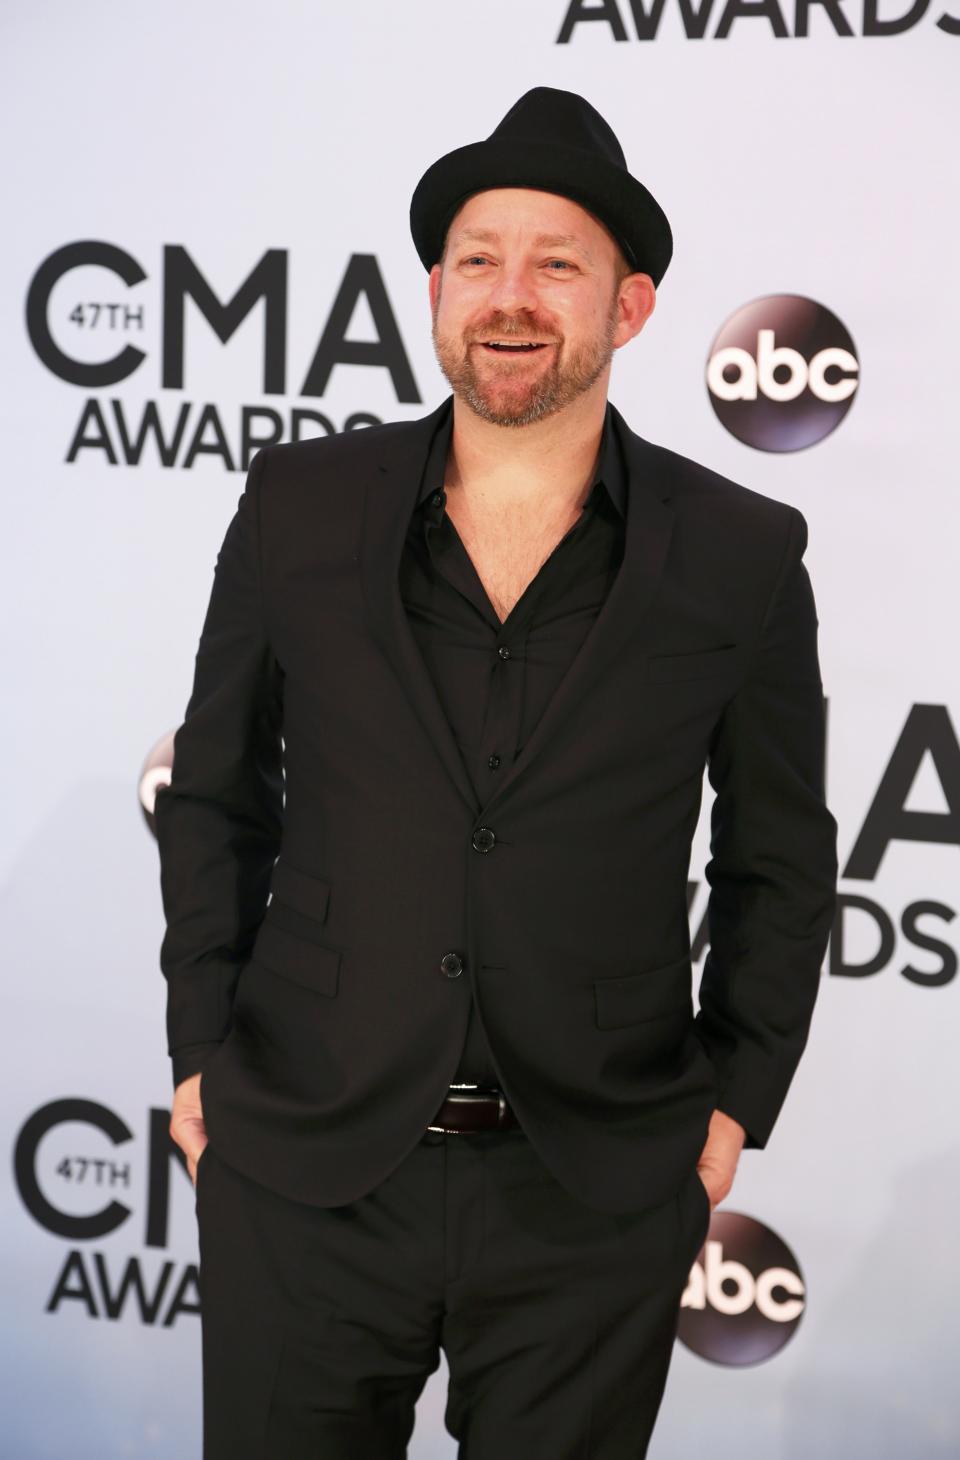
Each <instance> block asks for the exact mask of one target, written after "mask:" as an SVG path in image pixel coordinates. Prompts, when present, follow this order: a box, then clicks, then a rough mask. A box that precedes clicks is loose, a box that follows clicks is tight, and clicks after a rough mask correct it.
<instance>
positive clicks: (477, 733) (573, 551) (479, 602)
mask: <svg viewBox="0 0 960 1460" xmlns="http://www.w3.org/2000/svg"><path fill="white" fill-rule="evenodd" d="M452 430H453V409H452V403H451V407H450V410H449V411H448V412H447V414H446V415H445V416H444V417H443V418H442V420H441V422H440V424H439V425H438V427H437V430H436V433H435V435H434V437H433V440H432V442H431V445H430V449H429V452H428V456H427V461H426V465H425V467H424V473H423V479H422V482H421V486H420V492H419V494H418V497H417V502H416V506H415V508H414V511H413V513H412V515H411V519H410V525H409V528H408V531H407V537H406V541H405V544H404V549H403V554H402V556H401V562H400V592H401V596H402V598H403V603H404V607H405V609H406V612H407V617H408V620H409V623H410V627H411V629H412V630H413V634H414V637H415V638H416V640H417V644H418V646H419V649H420V652H421V654H422V655H423V659H424V662H425V663H426V666H427V669H428V670H429V672H430V675H431V677H432V679H433V683H434V685H435V686H436V690H437V694H438V696H439V698H440V702H441V704H442V705H443V708H444V710H445V711H446V715H447V719H448V721H449V723H450V725H451V727H452V730H453V733H454V736H455V738H456V740H457V743H458V745H459V747H460V753H461V755H462V756H463V760H464V764H465V765H466V767H467V769H468V771H469V772H470V776H471V778H472V780H473V784H474V788H475V790H476V793H477V797H478V799H479V801H480V802H481V803H483V802H485V801H486V800H487V798H488V797H489V796H490V795H492V793H493V791H494V790H495V789H496V777H497V776H498V774H500V772H501V770H502V769H503V768H505V767H507V766H509V765H510V764H511V763H512V761H514V760H515V759H516V757H517V755H518V754H519V753H520V751H521V750H522V749H523V746H524V745H525V744H526V741H527V739H528V737H529V736H530V734H531V732H532V731H533V729H534V727H535V726H536V724H537V721H538V720H539V719H540V716H541V715H542V713H543V711H544V709H545V708H546V706H547V704H548V702H549V700H550V697H551V695H552V694H553V692H554V690H555V689H556V687H557V685H558V684H559V683H560V681H561V679H562V678H563V676H564V675H565V674H566V672H567V669H568V668H569V667H570V664H571V663H572V661H573V659H574V657H575V655H576V653H577V651H578V649H579V648H580V645H581V644H582V643H583V641H584V639H585V638H586V636H587V634H588V633H589V631H590V627H591V625H592V623H593V621H594V619H595V618H596V616H597V614H598V613H599V612H600V609H601V607H602V605H603V602H604V599H605V598H606V596H607V593H608V592H609V591H610V587H611V585H612V583H613V580H614V578H615V577H616V574H617V571H618V569H619V567H620V563H621V561H622V559H623V547H624V528H625V523H626V512H627V481H626V468H625V466H624V461H623V455H622V451H621V449H620V443H619V441H618V440H617V436H616V432H615V430H614V428H613V422H612V418H611V413H610V407H609V405H608V406H607V414H606V419H605V421H604V426H603V434H602V436H601V441H600V452H599V455H598V458H597V467H596V471H595V472H594V477H593V483H592V485H591V489H590V493H589V495H588V497H587V500H586V503H585V504H584V507H583V509H582V515H581V517H580V519H579V521H577V522H576V523H574V525H573V527H571V528H570V530H569V532H568V533H567V534H566V536H565V537H564V538H563V539H562V540H561V541H560V542H559V543H558V544H557V546H556V547H555V548H554V550H553V552H552V553H551V554H550V556H549V557H548V558H547V560H546V562H544V563H543V564H542V566H541V567H540V569H539V571H538V572H537V574H536V575H535V577H534V578H533V579H532V581H531V582H530V583H529V584H528V586H527V588H526V590H525V591H524V593H523V594H522V595H521V597H520V598H519V599H518V601H517V602H516V603H515V604H514V606H513V608H512V609H511V611H510V613H509V615H508V617H507V618H506V619H505V621H504V622H503V623H501V622H500V620H499V619H498V617H497V615H496V613H495V611H494V609H493V606H492V604H491V603H490V600H489V598H488V597H487V594H486V591H485V590H484V587H483V584H482V583H481V581H480V578H479V576H478V574H477V570H476V568H475V567H474V566H473V562H472V560H471V558H470V555H469V553H468V552H467V550H466V548H465V547H464V545H463V541H462V539H461V538H460V535H459V533H458V532H457V530H456V528H455V527H454V525H453V522H452V520H451V519H450V517H448V516H447V513H446V510H445V502H446V492H445V491H444V485H443V484H444V475H445V472H446V467H447V454H448V451H449V447H450V437H451V433H452ZM467 972H468V974H471V976H472V971H471V970H467ZM454 1083H455V1084H480V1085H493V1086H496V1085H497V1083H498V1081H497V1075H496V1071H495V1069H494V1067H493V1063H492V1060H491V1056H490V1048H489V1045H488V1043H487V1040H486V1038H485V1037H484V1034H483V1030H482V1029H481V1027H480V1022H479V1019H478V1018H477V1014H476V1006H475V1005H474V1004H473V1003H472V1002H471V1007H470V1016H469V1020H468V1025H467V1034H466V1039H465V1042H464V1048H463V1051H462V1054H461V1059H460V1065H459V1068H458V1070H457V1073H456V1075H455V1076H454Z"/></svg>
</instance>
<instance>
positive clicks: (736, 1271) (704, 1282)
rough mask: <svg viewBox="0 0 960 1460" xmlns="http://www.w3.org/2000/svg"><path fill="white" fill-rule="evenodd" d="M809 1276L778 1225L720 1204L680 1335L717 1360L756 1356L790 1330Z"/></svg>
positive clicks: (736, 1362) (683, 1305) (737, 1361)
mask: <svg viewBox="0 0 960 1460" xmlns="http://www.w3.org/2000/svg"><path fill="white" fill-rule="evenodd" d="M805 1299H806V1284H805V1283H804V1280H803V1276H802V1274H801V1272H800V1266H799V1263H798V1262H797V1259H796V1257H795V1256H794V1255H793V1253H792V1252H791V1251H790V1248H789V1247H788V1246H787V1244H786V1243H785V1242H784V1241H783V1239H782V1238H781V1237H779V1236H778V1235H777V1233H776V1232H773V1231H771V1229H770V1228H769V1227H765V1226H764V1225H763V1223H762V1222H757V1221H755V1220H754V1219H753V1218H752V1217H745V1216H742V1215H741V1214H740V1213H738V1212H722V1211H721V1212H715V1213H714V1215H713V1218H712V1220H711V1223H710V1231H709V1233H708V1234H707V1240H706V1241H705V1242H704V1244H703V1247H702V1249H701V1251H700V1255H699V1257H698V1259H697V1261H696V1262H695V1263H694V1264H693V1267H692V1268H691V1269H690V1275H689V1277H688V1279H687V1286H686V1288H685V1290H684V1294H683V1297H682V1299H681V1301H680V1322H679V1325H678V1328H677V1337H678V1338H679V1339H680V1340H681V1342H682V1343H684V1344H686V1346H687V1348H689V1349H692V1350H693V1352H694V1353H695V1354H699V1355H700V1357H701V1358H704V1359H711V1360H712V1361H713V1362H714V1363H717V1364H727V1365H731V1366H743V1365H746V1364H759V1363H762V1362H763V1361H764V1360H765V1359H769V1358H772V1357H773V1355H774V1354H775V1353H777V1352H779V1350H780V1349H782V1348H783V1346H784V1344H785V1343H786V1342H787V1341H788V1339H790V1338H792V1337H793V1334H794V1333H795V1332H796V1330H797V1325H798V1324H799V1322H800V1318H801V1316H802V1314H803V1310H804V1306H805Z"/></svg>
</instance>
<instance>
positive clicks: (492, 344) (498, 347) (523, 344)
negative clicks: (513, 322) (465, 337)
mask: <svg viewBox="0 0 960 1460" xmlns="http://www.w3.org/2000/svg"><path fill="white" fill-rule="evenodd" d="M476 343H477V344H478V345H482V346H483V348H484V349H485V350H492V351H493V352H494V353H495V354H497V355H534V354H536V352H537V351H538V350H546V349H548V348H549V342H548V341H546V340H478V341H477V342H476Z"/></svg>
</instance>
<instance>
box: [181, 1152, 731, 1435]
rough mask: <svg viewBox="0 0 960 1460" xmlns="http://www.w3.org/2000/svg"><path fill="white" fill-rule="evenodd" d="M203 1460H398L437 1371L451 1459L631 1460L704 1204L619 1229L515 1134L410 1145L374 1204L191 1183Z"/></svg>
mask: <svg viewBox="0 0 960 1460" xmlns="http://www.w3.org/2000/svg"><path fill="white" fill-rule="evenodd" d="M196 1209H197V1220H198V1229H199V1241H200V1292H201V1306H202V1332H203V1457H204V1460H400V1457H403V1456H404V1455H406V1447H407V1442H408V1440H409V1438H410V1435H411V1433H412V1430H413V1423H414V1406H415V1404H416V1401H417V1397H418V1396H419V1394H420V1392H421V1390H422V1389H423V1386H424V1384H425V1383H426V1380H427V1378H428V1376H429V1375H430V1374H431V1373H433V1371H434V1370H435V1369H437V1368H438V1366H439V1363H440V1351H441V1349H442V1350H443V1352H444V1354H445V1355H446V1359H447V1364H448V1369H449V1385H448V1391H447V1402H446V1412H445V1415H444V1422H445V1425H446V1428H447V1429H448V1431H449V1432H450V1434H451V1435H453V1436H454V1438H455V1439H456V1440H458V1441H459V1448H458V1455H459V1456H460V1457H462V1460H627V1457H630V1460H642V1457H643V1456H645V1455H646V1453H647V1445H648V1442H649V1439H650V1434H651V1431H652V1429H653V1425H654V1421H655V1419H656V1416H657V1411H658V1409H659V1406H660V1401H661V1398H662V1396H663V1391H664V1386H665V1383H666V1378H667V1370H668V1368H669V1365H670V1359H671V1356H672V1352H673V1345H674V1339H675V1334H676V1328H677V1320H678V1317H679V1309H680V1298H681V1295H682V1292H683V1289H684V1286H685V1283H686V1278H687V1273H688V1271H689V1269H690V1266H691V1264H692V1263H693V1261H694V1259H695V1258H696V1255H697V1253H698V1251H699V1250H700V1247H701V1245H702V1243H703V1241H704V1239H705V1237H706V1233H707V1228H708V1226H709V1217H710V1203H709V1199H708V1197H707V1192H706V1189H705V1187H704V1185H703V1183H702V1182H701V1180H700V1177H699V1176H698V1174H697V1172H696V1170H692V1171H691V1172H690V1175H689V1178H688V1180H687V1181H686V1182H685V1183H684V1186H683V1187H682V1189H681V1190H680V1192H678V1193H677V1195H676V1196H674V1197H672V1198H671V1199H670V1200H669V1201H667V1202H664V1203H662V1204H661V1205H659V1206H656V1207H651V1208H650V1209H648V1210H646V1211H642V1212H639V1213H630V1214H628V1215H626V1216H622V1215H608V1214H604V1213H601V1212H597V1211H595V1210H593V1209H592V1208H590V1207H587V1206H584V1205H583V1204H582V1203H581V1202H580V1201H578V1200H577V1199H576V1198H575V1197H573V1196H571V1195H570V1194H569V1193H568V1192H567V1191H566V1189H565V1188H564V1187H562V1186H561V1185H560V1184H559V1183H558V1182H557V1181H556V1180H555V1178H554V1177H553V1176H552V1175H551V1174H550V1172H549V1171H548V1170H547V1169H546V1167H545V1166H544V1165H543V1163H542V1162H541V1161H540V1159H539V1157H538V1156H537V1154H536V1152H535V1151H534V1149H533V1147H532V1146H531V1144H530V1142H529V1140H528V1139H527V1137H526V1136H525V1135H524V1134H523V1132H522V1131H516V1130H511V1131H483V1132H476V1133H472V1134H469V1135H454V1134H445V1133H442V1132H436V1133H434V1132H429V1131H428V1132H426V1133H425V1135H424V1137H423V1139H422V1140H421V1141H420V1142H419V1144H418V1145H417V1146H415V1147H414V1149H413V1151H412V1152H411V1153H410V1154H409V1155H408V1156H407V1157H406V1158H405V1159H404V1160H403V1161H402V1162H401V1164H400V1165H399V1166H398V1167H397V1168H396V1169H395V1170H394V1171H393V1172H392V1173H391V1174H390V1175H389V1176H388V1177H387V1178H386V1179H385V1180H384V1181H383V1182H382V1183H381V1184H380V1185H379V1186H377V1187H376V1188H375V1189H374V1190H373V1191H371V1192H369V1193H368V1194H367V1195H366V1196H364V1197H362V1198H361V1199H360V1200H358V1201H355V1202H350V1203H349V1204H347V1205H345V1206H340V1207H314V1206H307V1205H304V1204H301V1203H299V1202H292V1201H289V1200H288V1199H287V1198H285V1197H282V1196H279V1195H278V1194H277V1193H276V1192H273V1191H271V1190H269V1189H268V1188H266V1187H264V1186H261V1185H259V1184H258V1183H256V1182H254V1181H251V1180H250V1179H249V1178H248V1177H246V1176H244V1175H242V1174H241V1173H240V1172H239V1171H237V1170H236V1169H235V1168H233V1167H231V1166H228V1165H227V1164H226V1162H224V1161H222V1160H221V1159H220V1158H219V1156H218V1155H217V1152H216V1151H215V1150H213V1149H212V1147H211V1146H210V1145H209V1144H208V1145H207V1146H206V1147H205V1149H204V1151H203V1153H202V1155H201V1157H200V1164H199V1169H198V1173H197V1188H196Z"/></svg>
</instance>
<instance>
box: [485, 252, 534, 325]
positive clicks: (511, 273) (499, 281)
mask: <svg viewBox="0 0 960 1460" xmlns="http://www.w3.org/2000/svg"><path fill="white" fill-rule="evenodd" d="M487 303H488V304H489V305H491V306H492V307H493V308H495V309H499V310H500V311H501V313H503V314H514V313H517V312H519V311H520V310H524V309H536V307H537V295H536V290H535V288H534V281H533V276H532V273H531V270H530V269H529V268H527V267H526V266H525V265H524V264H522V263H513V264H511V263H508V262H501V263H500V265H499V267H498V269H497V271H496V273H495V275H494V277H493V281H492V286H491V290H490V294H489V297H488V299H487Z"/></svg>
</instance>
